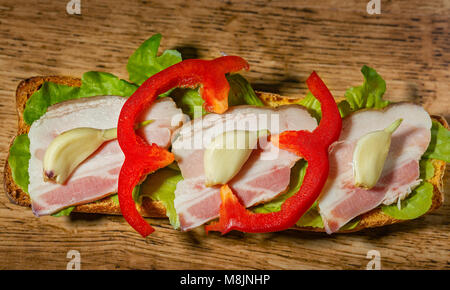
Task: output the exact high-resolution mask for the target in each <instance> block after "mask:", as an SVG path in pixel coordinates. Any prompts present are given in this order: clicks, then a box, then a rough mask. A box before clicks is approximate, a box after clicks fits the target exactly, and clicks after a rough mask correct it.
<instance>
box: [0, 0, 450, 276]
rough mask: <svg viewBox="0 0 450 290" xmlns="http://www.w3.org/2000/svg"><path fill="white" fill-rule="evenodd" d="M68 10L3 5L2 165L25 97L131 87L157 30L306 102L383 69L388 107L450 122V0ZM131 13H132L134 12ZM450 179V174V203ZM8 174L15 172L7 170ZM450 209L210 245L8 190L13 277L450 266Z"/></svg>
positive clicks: (1, 215)
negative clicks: (95, 84)
mask: <svg viewBox="0 0 450 290" xmlns="http://www.w3.org/2000/svg"><path fill="white" fill-rule="evenodd" d="M67 2H68V0H60V1H29V0H28V1H26V0H0V40H1V41H0V79H1V81H0V110H1V115H0V128H1V130H0V136H1V139H0V148H1V153H0V160H1V161H0V168H2V170H3V166H4V162H5V158H6V155H7V150H8V145H9V142H10V140H11V139H12V138H13V136H14V135H15V133H16V129H17V127H16V126H17V125H16V122H17V119H16V115H15V101H14V93H15V89H16V86H17V85H18V83H19V82H20V81H21V80H22V79H25V78H28V77H32V76H36V75H68V76H76V77H80V76H81V75H82V74H83V73H84V72H86V71H89V70H100V71H106V72H111V73H114V74H116V75H118V76H120V77H121V78H125V79H126V78H127V73H126V62H127V59H128V56H130V55H131V53H132V52H133V51H134V49H136V48H137V47H138V45H139V44H140V43H141V42H142V41H143V40H145V39H146V38H148V37H149V36H151V35H152V34H154V33H157V32H160V33H162V34H163V40H162V49H173V48H175V49H179V50H180V51H181V52H182V53H183V55H184V56H185V57H189V58H192V57H198V58H213V57H217V56H219V55H220V52H225V53H227V54H236V55H240V56H242V57H244V58H246V59H247V60H248V61H249V63H250V64H251V71H250V72H248V73H246V76H247V77H248V79H249V80H250V81H251V83H252V84H253V85H254V87H255V88H256V89H259V90H264V91H269V92H276V93H281V94H282V95H288V96H293V97H300V96H303V95H304V94H305V87H306V85H305V82H304V81H305V79H306V77H307V76H308V75H309V73H310V72H311V71H312V70H316V71H318V73H319V74H320V75H321V76H322V77H323V79H324V80H325V82H326V83H327V85H328V87H329V88H330V89H331V91H332V92H333V94H334V95H335V96H342V95H343V94H344V92H345V90H346V89H347V88H348V87H350V86H354V85H359V84H361V83H362V75H361V73H360V68H361V66H362V65H363V64H367V65H369V66H372V67H374V68H376V69H377V70H378V72H379V73H380V74H381V75H382V76H383V77H384V79H385V80H386V82H387V87H388V88H387V92H386V98H387V99H390V100H393V101H400V100H406V101H412V102H415V103H419V104H422V105H423V106H424V107H425V108H426V109H427V110H428V111H429V112H430V113H433V114H441V115H444V116H445V117H446V118H447V120H450V119H449V118H450V94H449V68H448V65H449V61H450V58H449V56H450V37H449V36H450V30H449V15H450V2H449V1H446V0H441V1H419V0H414V1H412V0H411V1H387V0H381V14H380V15H369V14H368V13H367V11H366V5H367V2H368V1H361V0H359V1H356V0H355V1H338V0H334V1H234V0H233V1H212V0H210V1H206V0H205V1H186V0H180V1H169V0H166V1H136V0H133V1H119V0H114V1H93V0H81V15H69V14H67V13H66V4H67ZM125 3H126V4H125ZM449 175H450V174H449V172H448V170H447V174H446V181H447V182H446V184H447V185H446V186H445V190H446V192H447V194H446V199H447V200H449V194H450V188H449V186H448V184H449V182H448V181H449ZM1 176H3V173H1ZM449 209H450V205H449V203H448V202H447V203H445V204H444V206H443V207H441V208H440V209H439V210H437V211H436V212H434V213H432V214H430V215H427V216H425V217H422V218H419V219H418V220H415V221H411V222H407V223H404V224H398V225H393V226H389V227H384V228H379V229H372V230H365V231H362V232H357V233H353V234H346V235H343V234H335V235H331V236H329V235H327V234H322V233H305V232H297V231H292V230H289V231H285V232H281V233H270V234H242V233H231V234H228V235H226V236H224V237H221V236H220V235H218V234H210V235H209V236H206V235H205V234H204V232H203V230H201V229H199V230H195V231H192V232H188V233H181V232H178V231H175V230H173V229H172V228H171V227H170V225H169V224H168V222H167V221H166V220H162V219H161V220H149V221H150V222H151V223H152V224H153V225H155V226H156V232H155V233H154V234H152V235H151V236H150V238H148V239H142V238H141V237H140V236H139V235H138V234H137V233H136V232H134V231H133V230H132V229H131V228H130V227H129V226H128V224H127V223H126V222H125V221H124V220H123V218H122V217H119V216H104V215H81V214H74V215H72V216H70V217H62V218H54V217H42V218H36V217H34V216H33V214H32V213H31V210H29V209H28V208H22V207H20V206H17V205H14V204H11V203H10V202H9V200H8V199H7V198H6V196H5V195H4V192H3V189H2V190H1V192H0V261H1V263H0V269H65V268H66V264H67V263H68V261H69V260H70V259H68V258H67V253H68V251H70V250H77V251H79V253H80V256H81V268H82V269H130V268H143V269H365V268H366V265H367V263H368V262H369V259H368V258H367V257H366V255H367V253H368V251H370V250H377V251H379V253H380V255H381V268H382V269H450V243H449V241H450V234H449V230H450V225H449V216H450V211H449Z"/></svg>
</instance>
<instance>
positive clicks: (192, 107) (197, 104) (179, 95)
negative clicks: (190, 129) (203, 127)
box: [170, 88, 208, 119]
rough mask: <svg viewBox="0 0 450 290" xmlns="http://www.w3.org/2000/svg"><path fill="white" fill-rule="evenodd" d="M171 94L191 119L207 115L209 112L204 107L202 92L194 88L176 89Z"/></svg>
mask: <svg viewBox="0 0 450 290" xmlns="http://www.w3.org/2000/svg"><path fill="white" fill-rule="evenodd" d="M170 96H171V97H172V98H173V100H174V101H175V103H176V104H177V107H178V108H180V109H181V110H182V111H183V113H185V114H186V115H188V116H189V117H190V118H191V119H195V118H198V117H201V116H203V115H206V114H207V113H208V112H207V111H206V110H205V109H204V108H203V103H204V101H203V99H202V97H201V96H200V93H199V92H198V91H197V90H194V89H183V88H177V89H174V90H173V91H172V92H171V93H170Z"/></svg>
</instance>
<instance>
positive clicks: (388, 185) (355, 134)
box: [319, 103, 431, 234]
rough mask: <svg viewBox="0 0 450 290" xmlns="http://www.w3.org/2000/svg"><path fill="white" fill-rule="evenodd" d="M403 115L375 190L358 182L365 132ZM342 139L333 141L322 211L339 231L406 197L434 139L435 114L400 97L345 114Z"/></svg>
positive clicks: (330, 225)
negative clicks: (356, 165)
mask: <svg viewBox="0 0 450 290" xmlns="http://www.w3.org/2000/svg"><path fill="white" fill-rule="evenodd" d="M399 118H403V122H402V124H401V125H400V127H399V128H398V129H397V130H396V131H395V132H394V134H393V135H392V141H391V147H390V151H389V154H388V157H387V160H386V163H385V165H384V168H383V172H382V175H381V177H380V179H379V181H378V182H377V184H376V185H375V187H373V188H372V189H370V190H364V189H361V188H357V187H355V186H354V179H353V167H352V159H353V151H354V147H355V145H356V142H357V140H358V139H359V138H360V137H362V136H363V135H365V134H367V133H369V132H372V131H375V130H382V129H384V128H386V127H387V126H389V125H390V124H391V123H392V122H394V121H395V120H397V119H399ZM342 125H343V128H342V133H341V136H340V140H339V141H338V142H336V143H335V144H334V145H332V150H331V152H330V173H329V176H328V181H327V184H326V185H325V188H324V190H323V192H322V194H321V196H320V198H319V211H320V214H321V216H322V219H323V222H324V226H325V230H326V231H327V233H329V234H330V233H334V232H336V231H338V230H339V229H340V228H341V227H342V226H343V225H345V224H346V223H347V222H349V221H350V220H351V219H353V218H355V217H357V216H359V215H361V214H363V213H365V212H368V211H370V210H372V209H374V208H376V207H377V206H379V205H381V204H392V203H394V202H396V201H399V200H402V199H404V198H405V197H406V196H407V195H408V194H409V193H410V192H411V190H412V189H414V187H416V186H417V185H418V184H419V183H420V180H419V160H420V158H421V156H422V155H423V154H424V152H425V151H426V149H427V147H428V144H429V143H430V139H431V133H430V128H431V119H430V116H429V115H428V113H427V112H426V111H425V110H424V109H423V108H422V107H421V106H418V105H413V104H407V103H400V104H396V105H391V106H389V107H388V108H386V109H385V110H383V111H377V110H371V111H361V112H357V113H354V114H352V115H350V116H349V117H347V118H345V119H344V120H343V123H342Z"/></svg>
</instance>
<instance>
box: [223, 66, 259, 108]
mask: <svg viewBox="0 0 450 290" xmlns="http://www.w3.org/2000/svg"><path fill="white" fill-rule="evenodd" d="M226 78H227V80H228V83H229V85H230V92H229V93H228V106H230V107H231V106H237V105H252V106H264V103H263V102H262V101H261V99H260V98H258V96H256V93H255V91H254V90H253V88H252V86H251V85H250V83H249V82H248V81H247V80H246V79H245V78H244V77H243V76H242V75H240V74H230V75H227V76H226Z"/></svg>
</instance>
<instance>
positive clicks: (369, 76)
mask: <svg viewBox="0 0 450 290" xmlns="http://www.w3.org/2000/svg"><path fill="white" fill-rule="evenodd" d="M361 72H362V74H363V76H364V82H363V84H362V85H361V86H358V87H351V88H349V89H348V90H347V91H346V92H345V98H346V101H344V102H347V103H348V107H350V109H351V110H352V111H357V110H360V109H367V108H377V109H381V108H384V107H386V106H387V105H389V101H386V100H383V95H384V93H385V91H386V82H385V81H384V79H383V78H382V77H381V76H380V75H379V74H378V73H377V72H376V71H375V70H374V69H373V68H370V67H368V66H366V65H364V66H363V67H362V68H361ZM342 106H343V105H342Z"/></svg>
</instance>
